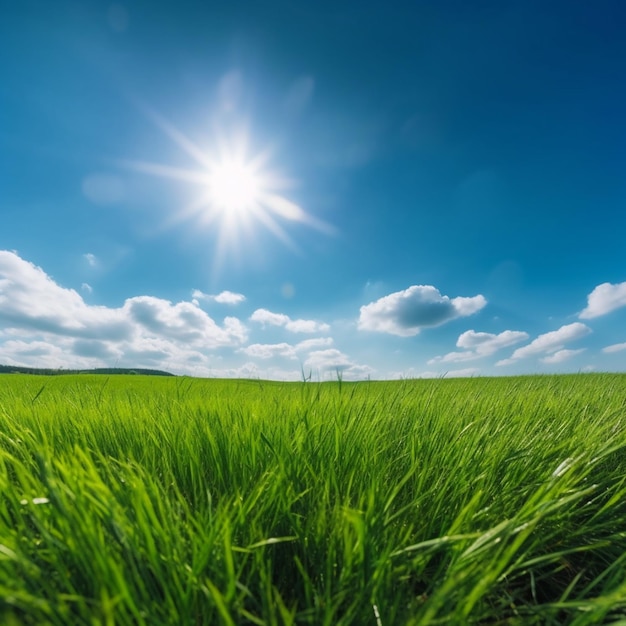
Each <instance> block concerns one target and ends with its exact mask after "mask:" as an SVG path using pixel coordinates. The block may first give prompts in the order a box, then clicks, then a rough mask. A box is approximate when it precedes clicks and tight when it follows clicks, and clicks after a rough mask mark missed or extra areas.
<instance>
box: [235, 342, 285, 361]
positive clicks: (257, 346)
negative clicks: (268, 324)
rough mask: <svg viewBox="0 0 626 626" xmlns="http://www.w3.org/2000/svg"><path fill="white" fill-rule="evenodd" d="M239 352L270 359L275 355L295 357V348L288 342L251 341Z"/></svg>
mask: <svg viewBox="0 0 626 626" xmlns="http://www.w3.org/2000/svg"><path fill="white" fill-rule="evenodd" d="M241 352H243V353H245V354H247V355H248V356H251V357H255V358H257V359H271V358H273V357H276V356H281V357H286V358H288V359H295V358H297V357H296V351H295V348H294V347H293V346H292V345H290V344H288V343H253V344H251V345H249V346H246V347H245V348H242V349H241Z"/></svg>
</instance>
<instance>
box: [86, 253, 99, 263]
mask: <svg viewBox="0 0 626 626" xmlns="http://www.w3.org/2000/svg"><path fill="white" fill-rule="evenodd" d="M83 259H85V261H87V263H88V265H89V267H96V266H97V265H98V259H97V257H96V255H95V254H91V252H86V253H85V254H83Z"/></svg>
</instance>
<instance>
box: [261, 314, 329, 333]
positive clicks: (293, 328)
mask: <svg viewBox="0 0 626 626" xmlns="http://www.w3.org/2000/svg"><path fill="white" fill-rule="evenodd" d="M250 321H252V322H258V323H259V324H262V325H263V326H283V327H284V328H286V329H287V330H288V331H290V332H292V333H324V332H328V331H329V330H330V326H329V325H328V324H324V323H323V322H316V321H314V320H301V319H300V320H292V319H291V318H290V317H289V316H288V315H285V314H284V313H273V312H272V311H268V310H267V309H257V310H256V311H254V313H252V315H251V316H250Z"/></svg>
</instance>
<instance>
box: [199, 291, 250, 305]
mask: <svg viewBox="0 0 626 626" xmlns="http://www.w3.org/2000/svg"><path fill="white" fill-rule="evenodd" d="M191 297H192V298H193V299H194V300H211V301H213V302H217V303H218V304H241V303H242V302H244V301H245V299H246V296H244V295H243V294H242V293H235V292H233V291H222V292H221V293H218V294H217V295H210V294H208V293H203V292H202V291H200V290H199V289H194V290H193V291H192V292H191Z"/></svg>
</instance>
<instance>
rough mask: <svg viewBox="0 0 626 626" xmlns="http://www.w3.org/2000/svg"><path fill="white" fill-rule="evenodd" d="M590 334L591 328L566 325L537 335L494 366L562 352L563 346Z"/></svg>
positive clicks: (576, 324)
mask: <svg viewBox="0 0 626 626" xmlns="http://www.w3.org/2000/svg"><path fill="white" fill-rule="evenodd" d="M590 332H591V328H589V327H588V326H585V324H582V323H581V322H574V323H573V324H566V325H565V326H561V328H559V329H558V330H553V331H551V332H549V333H545V334H543V335H539V336H538V337H537V338H536V339H534V340H533V341H531V342H530V343H529V344H528V345H527V346H522V347H521V348H518V349H517V350H515V352H513V354H512V355H511V357H510V358H509V359H503V360H502V361H498V362H497V363H496V365H510V364H511V363H514V362H515V361H518V360H519V359H525V358H528V357H532V356H539V355H541V354H552V353H554V352H557V351H559V350H562V349H563V348H564V346H565V344H567V343H570V342H571V341H576V340H577V339H581V338H582V337H584V336H585V335H588V334H589V333H590Z"/></svg>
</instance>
